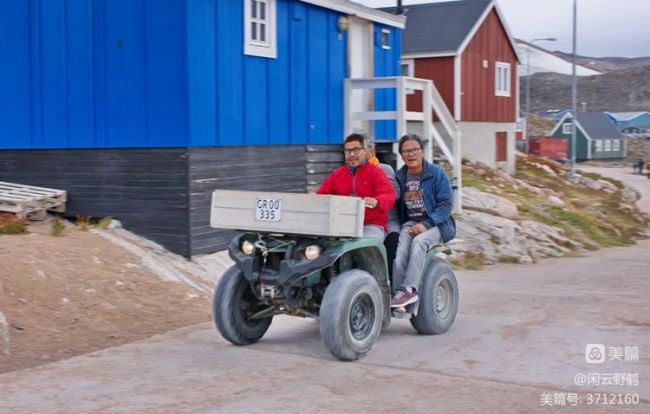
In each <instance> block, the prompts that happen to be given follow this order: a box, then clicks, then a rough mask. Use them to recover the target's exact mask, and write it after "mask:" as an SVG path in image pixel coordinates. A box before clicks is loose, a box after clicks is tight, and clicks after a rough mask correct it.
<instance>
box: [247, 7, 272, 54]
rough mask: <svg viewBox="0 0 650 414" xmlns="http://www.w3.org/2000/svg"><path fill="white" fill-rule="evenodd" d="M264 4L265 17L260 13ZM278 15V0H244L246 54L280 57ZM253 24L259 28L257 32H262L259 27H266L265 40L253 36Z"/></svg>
mask: <svg viewBox="0 0 650 414" xmlns="http://www.w3.org/2000/svg"><path fill="white" fill-rule="evenodd" d="M262 5H264V10H265V14H264V19H262V18H260V13H259V11H260V10H261V7H262ZM254 12H255V13H254ZM253 14H255V17H253ZM276 15H277V5H276V0H244V54H246V55H250V56H259V57H265V58H271V59H275V58H277V57H278V50H277V26H276ZM253 26H256V28H258V29H257V30H256V31H257V33H260V31H259V27H264V30H265V31H264V32H263V33H264V34H265V36H264V40H262V39H260V38H254V37H253V30H252V27H253Z"/></svg>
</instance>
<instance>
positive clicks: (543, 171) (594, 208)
mask: <svg viewBox="0 0 650 414" xmlns="http://www.w3.org/2000/svg"><path fill="white" fill-rule="evenodd" d="M578 177H579V182H578V183H572V182H571V181H570V180H569V174H568V171H567V169H566V167H565V166H563V165H561V164H558V163H554V162H550V161H547V160H544V159H541V158H537V157H533V156H519V157H518V159H517V173H516V174H515V176H514V177H512V176H510V175H508V174H505V173H503V172H501V171H496V170H492V169H490V168H488V167H486V166H484V165H482V164H466V165H465V166H464V168H463V187H464V188H463V213H462V215H461V216H459V217H457V222H458V235H457V242H456V244H455V245H454V248H453V250H454V251H455V253H454V255H453V256H452V262H453V263H454V264H455V265H456V266H460V267H466V268H473V267H480V266H481V265H483V264H490V263H495V262H509V263H531V262H536V261H537V260H538V259H539V258H542V257H561V256H570V255H579V254H580V253H581V252H583V251H585V250H595V249H598V248H600V247H604V246H622V245H629V244H633V243H634V240H635V239H637V238H647V237H648V232H647V229H648V223H649V222H650V217H648V215H646V214H645V213H642V212H641V211H640V210H639V209H638V207H637V206H636V201H637V200H638V199H639V197H640V196H639V194H638V193H637V192H636V191H635V190H633V189H631V188H629V187H625V186H624V185H623V184H622V183H621V182H620V181H616V180H613V179H610V178H605V177H602V176H599V175H597V174H591V173H581V174H579V176H578Z"/></svg>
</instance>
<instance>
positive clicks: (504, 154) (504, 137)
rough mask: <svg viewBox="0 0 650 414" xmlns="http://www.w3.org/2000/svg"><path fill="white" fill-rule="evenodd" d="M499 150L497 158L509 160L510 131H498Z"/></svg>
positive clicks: (498, 159)
mask: <svg viewBox="0 0 650 414" xmlns="http://www.w3.org/2000/svg"><path fill="white" fill-rule="evenodd" d="M496 139H497V142H496V144H497V145H496V146H497V151H496V157H497V158H496V160H497V161H508V133H507V132H497V138H496Z"/></svg>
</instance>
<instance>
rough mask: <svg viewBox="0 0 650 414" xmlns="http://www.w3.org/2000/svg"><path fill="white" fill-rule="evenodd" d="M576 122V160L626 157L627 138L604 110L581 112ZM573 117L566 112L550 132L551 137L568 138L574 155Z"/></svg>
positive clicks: (570, 149) (570, 150) (569, 154)
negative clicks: (572, 143) (572, 140)
mask: <svg viewBox="0 0 650 414" xmlns="http://www.w3.org/2000/svg"><path fill="white" fill-rule="evenodd" d="M576 117H577V122H576V127H577V129H576V160H578V161H586V160H603V159H620V158H624V157H625V139H624V138H623V135H621V133H620V132H619V130H618V129H616V127H615V126H614V124H613V123H612V122H611V121H610V118H609V117H608V116H607V114H605V113H604V112H579V113H578V114H577V115H576ZM572 125H573V117H572V115H571V113H566V114H565V115H564V116H563V117H562V118H561V119H560V121H559V122H558V123H557V124H556V125H555V128H554V129H553V131H552V132H551V133H550V137H551V138H567V140H568V142H569V151H568V157H569V159H570V158H571V157H572V153H573V152H572V151H573V148H572V146H571V128H572Z"/></svg>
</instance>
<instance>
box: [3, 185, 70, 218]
mask: <svg viewBox="0 0 650 414" xmlns="http://www.w3.org/2000/svg"><path fill="white" fill-rule="evenodd" d="M66 201H67V194H66V192H65V191H64V190H56V189H53V188H45V187H36V186H33V185H23V184H16V183H7V182H4V181H0V211H6V212H9V213H14V214H16V215H17V216H18V217H26V218H28V219H30V220H42V219H44V218H45V216H46V214H47V211H48V210H49V211H54V212H58V213H62V212H64V211H65V203H66Z"/></svg>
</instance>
